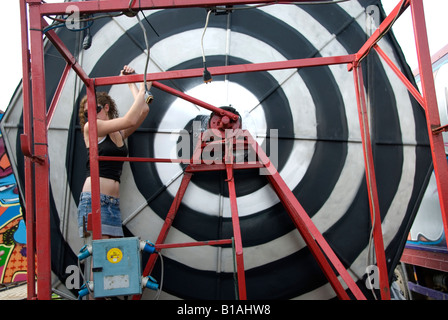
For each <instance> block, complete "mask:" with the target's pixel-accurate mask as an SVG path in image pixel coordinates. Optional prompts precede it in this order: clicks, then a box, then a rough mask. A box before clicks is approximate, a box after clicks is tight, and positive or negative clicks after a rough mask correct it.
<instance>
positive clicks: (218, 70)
mask: <svg viewBox="0 0 448 320" xmlns="http://www.w3.org/2000/svg"><path fill="white" fill-rule="evenodd" d="M355 59H356V56H355V55H354V54H348V55H343V56H334V57H316V58H306V59H293V60H287V61H274V62H262V63H250V64H239V65H230V66H219V67H207V70H208V71H209V72H210V73H211V75H212V76H221V75H229V74H237V73H248V72H259V71H272V70H283V69H297V68H306V67H317V66H328V65H335V64H348V63H351V62H353V61H355ZM203 71H204V69H203V68H195V69H184V70H171V71H164V72H154V73H149V74H148V75H147V81H162V80H172V79H185V78H196V77H202V73H203ZM143 80H144V76H143V74H134V75H127V76H110V77H99V78H95V84H96V85H97V86H106V85H113V84H126V83H130V82H143Z"/></svg>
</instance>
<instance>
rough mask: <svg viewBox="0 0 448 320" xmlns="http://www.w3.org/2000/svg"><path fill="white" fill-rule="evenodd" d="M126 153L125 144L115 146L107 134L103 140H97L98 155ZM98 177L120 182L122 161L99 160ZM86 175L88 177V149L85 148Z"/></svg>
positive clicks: (110, 155)
mask: <svg viewBox="0 0 448 320" xmlns="http://www.w3.org/2000/svg"><path fill="white" fill-rule="evenodd" d="M127 155H128V148H127V147H126V144H123V146H122V147H117V145H116V144H115V143H114V142H113V141H112V139H111V138H110V136H109V135H107V136H106V137H105V138H104V139H103V140H101V141H100V142H98V156H109V157H126V156H127ZM98 165H99V170H100V177H103V178H109V179H113V180H115V181H118V182H120V176H121V171H122V170H123V162H122V161H109V160H107V161H99V163H98ZM86 170H87V174H86V176H87V177H90V151H89V148H87V164H86Z"/></svg>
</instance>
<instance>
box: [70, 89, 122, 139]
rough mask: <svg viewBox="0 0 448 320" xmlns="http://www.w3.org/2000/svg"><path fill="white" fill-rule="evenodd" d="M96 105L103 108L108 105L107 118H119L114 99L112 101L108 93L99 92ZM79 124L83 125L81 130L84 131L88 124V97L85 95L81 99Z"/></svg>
mask: <svg viewBox="0 0 448 320" xmlns="http://www.w3.org/2000/svg"><path fill="white" fill-rule="evenodd" d="M96 103H97V104H98V105H102V106H103V107H104V106H105V105H106V104H108V105H109V111H108V113H107V116H108V118H109V119H114V118H118V117H119V114H118V109H117V106H116V104H115V101H114V99H112V98H111V97H110V96H109V94H107V92H97V93H96ZM78 116H79V124H80V125H81V130H82V131H84V125H85V124H86V122H87V95H85V96H84V97H83V98H82V99H81V103H80V104H79V113H78Z"/></svg>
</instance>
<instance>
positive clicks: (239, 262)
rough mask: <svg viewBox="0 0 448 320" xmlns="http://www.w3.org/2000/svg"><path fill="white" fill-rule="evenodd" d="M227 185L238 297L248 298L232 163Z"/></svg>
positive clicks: (229, 168)
mask: <svg viewBox="0 0 448 320" xmlns="http://www.w3.org/2000/svg"><path fill="white" fill-rule="evenodd" d="M226 172H227V185H228V186H229V200H230V211H231V214H232V227H233V237H234V239H235V259H236V267H237V275H238V295H239V296H238V298H239V299H240V300H247V292H246V276H245V273H244V256H243V240H242V238H241V229H240V219H239V216H238V205H237V202H236V190H235V179H234V176H233V167H232V164H226Z"/></svg>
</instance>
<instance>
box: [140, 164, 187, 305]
mask: <svg viewBox="0 0 448 320" xmlns="http://www.w3.org/2000/svg"><path fill="white" fill-rule="evenodd" d="M192 177H193V174H192V173H189V172H185V173H184V176H183V177H182V181H181V183H180V186H179V189H178V190H177V193H176V196H175V197H174V200H173V203H172V204H171V207H170V209H169V211H168V213H167V215H166V217H165V221H164V223H163V226H162V229H161V230H160V232H159V236H158V237H157V240H156V243H155V246H158V245H160V244H163V243H164V242H165V239H166V237H167V235H168V231H169V230H170V228H171V225H172V224H173V220H174V218H175V217H176V214H177V210H178V209H179V206H180V203H181V202H182V199H183V197H184V195H185V191H186V190H187V187H188V184H189V183H190V181H191V178H192ZM157 258H158V255H157V254H152V255H151V256H150V257H149V259H148V262H147V263H146V266H145V268H144V270H143V273H142V274H143V276H144V277H146V276H148V275H149V274H150V273H151V272H152V269H153V268H154V265H155V264H156V261H157ZM140 298H141V295H134V296H133V300H140Z"/></svg>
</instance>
